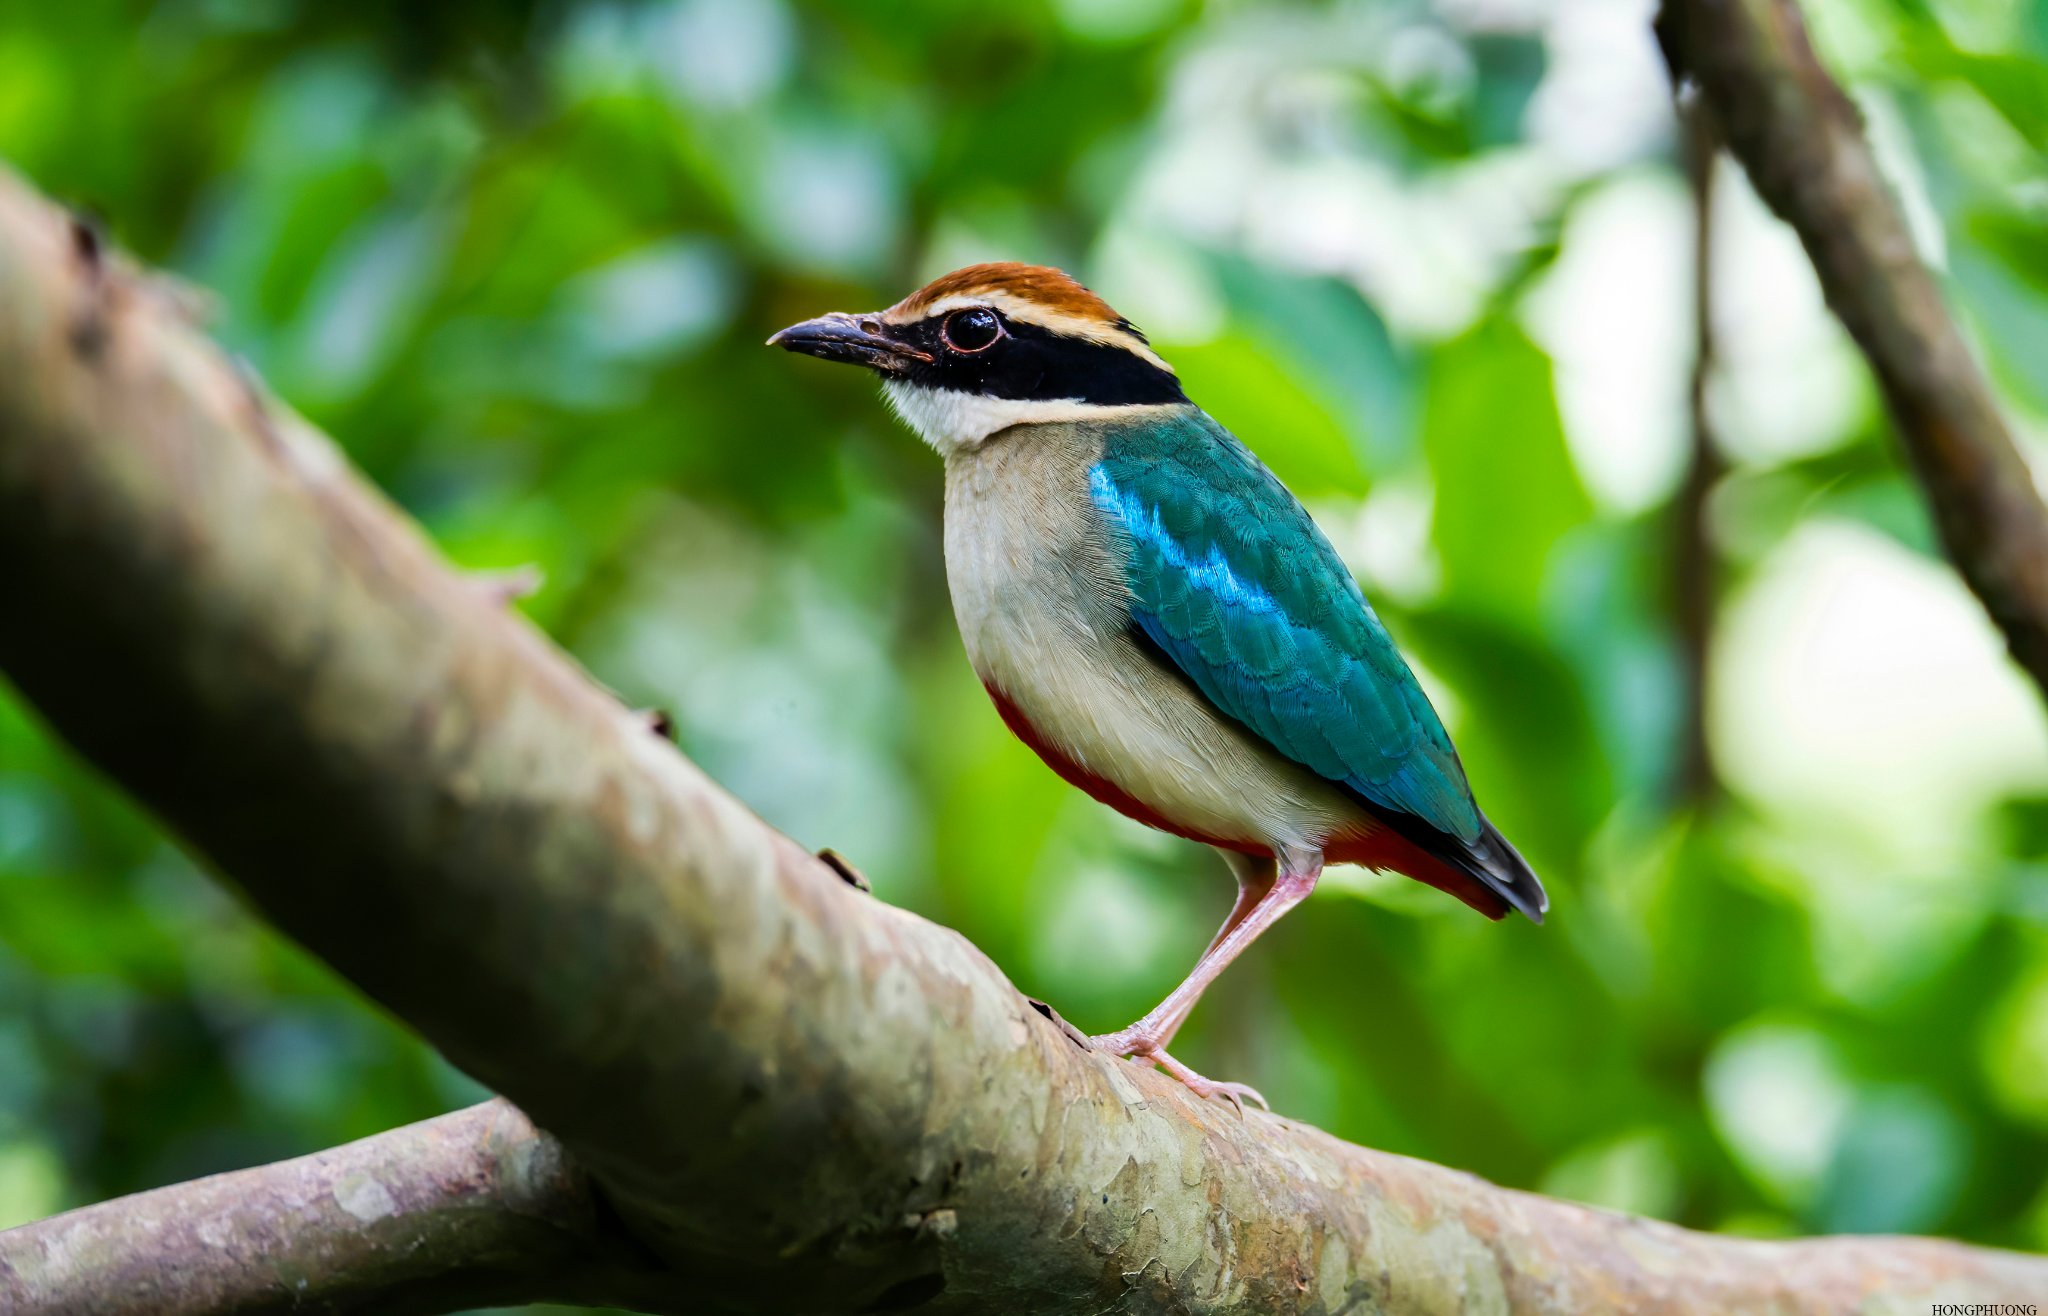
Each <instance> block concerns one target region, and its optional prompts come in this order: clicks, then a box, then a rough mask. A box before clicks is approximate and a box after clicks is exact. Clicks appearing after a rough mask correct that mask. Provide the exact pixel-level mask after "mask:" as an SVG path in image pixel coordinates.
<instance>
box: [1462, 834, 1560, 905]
mask: <svg viewBox="0 0 2048 1316" xmlns="http://www.w3.org/2000/svg"><path fill="white" fill-rule="evenodd" d="M1459 849H1460V850H1462V851H1463V853H1461V854H1458V855H1456V856H1446V857H1447V858H1451V860H1452V862H1453V863H1456V864H1457V866H1458V867H1459V868H1462V869H1463V870H1465V871H1466V872H1467V873H1470V874H1471V875H1472V876H1473V877H1474V878H1475V879H1477V880H1478V882H1479V883H1480V884H1481V885H1483V886H1484V887H1485V888H1486V889H1487V890H1489V891H1491V892H1493V893H1494V894H1495V895H1497V896H1499V897H1500V898H1501V899H1502V900H1505V901H1507V902H1508V904H1510V905H1512V906H1513V907H1514V908H1516V909H1518V910H1520V911H1521V912H1522V914H1523V915H1524V916H1525V917H1527V918H1528V920H1529V921H1530V922H1531V923H1541V922H1542V921H1543V914H1544V911H1546V910H1548V909H1549V908H1550V897H1549V895H1548V894H1546V893H1545V892H1544V890H1543V883H1542V881H1541V880H1540V879H1539V878H1538V877H1537V876H1536V870H1535V869H1533V868H1531V867H1529V861H1528V860H1526V859H1524V858H1522V852H1521V851H1519V850H1517V849H1515V847H1514V846H1513V845H1511V844H1509V842H1508V838H1507V837H1505V836H1502V835H1501V834H1500V828H1498V827H1495V826H1494V825H1493V824H1492V823H1491V822H1490V821H1488V820H1487V819H1485V818H1481V819H1480V820H1479V839H1478V840H1476V841H1474V842H1472V843H1471V844H1470V845H1466V846H1461V847H1459Z"/></svg>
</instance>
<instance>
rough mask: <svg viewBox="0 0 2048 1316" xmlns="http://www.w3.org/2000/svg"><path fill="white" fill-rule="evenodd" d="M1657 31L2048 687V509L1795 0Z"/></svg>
mask: <svg viewBox="0 0 2048 1316" xmlns="http://www.w3.org/2000/svg"><path fill="white" fill-rule="evenodd" d="M1658 33H1659V36H1660V37H1661V38H1662V39H1663V42H1664V47H1665V52H1666V54H1667V56H1669V58H1670V59H1671V61H1672V65H1673V68H1674V69H1675V70H1676V71H1678V72H1679V73H1681V74H1683V75H1685V76H1688V77H1691V78H1693V79H1694V80H1696V81H1697V83H1698V85H1699V89H1700V91H1701V93H1702V94H1704V95H1705V97H1706V98H1707V100H1708V101H1709V102H1710V103H1711V104H1712V106H1713V111H1714V116H1715V120H1716V122H1717V124H1718V126H1719V127H1720V129H1721V131H1722V134H1723V137H1724V139H1725V141H1726V142H1727V145H1728V147H1729V149H1730V150H1731V151H1732V152H1733V153H1734V155H1735V157H1736V158H1737V159H1739V160H1741V161H1742V163H1743V166H1744V167H1745V168H1746V169H1747V170H1748V171H1749V177H1750V180H1751V181H1752V182H1753V183H1754V184H1755V185H1756V190H1757V193H1758V195H1760V196H1762V197H1763V199H1764V200H1765V202H1767V203H1768V204H1769V205H1770V207H1771V209H1772V210H1774V211H1776V212H1777V213H1778V215H1779V217H1780V218H1782V219H1784V220H1785V221H1786V222H1787V223H1789V224H1790V225H1791V226H1792V227H1793V229H1794V230H1796V231H1797V232H1798V234H1799V238H1800V241H1802V242H1804V243H1805V244H1806V251H1807V254H1808V255H1809V256H1810V257H1812V259H1813V265H1814V269H1815V270H1816V271H1817V272H1818V273H1819V275H1820V284H1821V288H1822V290H1823V291H1824V292H1825V293H1826V294H1827V299H1828V305H1829V306H1831V307H1833V308H1834V311H1835V314H1836V315H1837V316H1839V317H1840V318H1841V321H1842V323H1843V324H1844V325H1845V326H1846V327H1847V328H1848V330H1849V333H1850V334H1851V335H1852V336H1853V337H1854V338H1855V339H1856V342H1857V344H1858V345H1859V346H1860V347H1862V349H1863V353H1864V355H1865V356H1866V357H1867V358H1869V361H1870V365H1871V368H1872V370H1874V371H1875V372H1876V375H1877V381H1878V385H1879V387H1880V388H1882V389H1883V391H1884V396H1885V400H1886V402H1887V404H1888V405H1889V406H1890V408H1891V413H1892V419H1893V422H1894V423H1895V425H1896V426H1897V428H1898V433H1899V440H1900V442H1901V443H1903V444H1904V445H1905V449H1906V453H1907V456H1908V457H1909V458H1910V459H1911V461H1912V464H1913V469H1914V471H1915V472H1916V473H1917V474H1918V476H1919V479H1920V483H1921V485H1922V487H1923V488H1924V489H1925V490H1926V493H1927V498H1928V502H1929V504H1930V506H1931V507H1932V509H1933V512H1934V521H1935V525H1936V527H1937V528H1938V529H1939V531H1940V534H1941V541H1942V543H1943V545H1944V546H1945V547H1946V548H1947V550H1948V555H1949V557H1950V558H1951V559H1952V560H1953V561H1954V562H1955V564H1956V567H1957V569H1958V570H1959V571H1961V572H1962V575H1963V579H1964V580H1965V581H1967V582H1968V583H1969V586H1970V588H1971V589H1972V590H1974V591H1975V592H1976V594H1977V597H1978V598H1979V599H1981V600H1982V601H1983V603H1984V606H1985V608H1986V609H1987V610H1988V611H1989V612H1990V613H1991V616H1992V619H1993V620H1994V621H1996V622H1997V623H1998V625H1999V627H2000V628H2001V629H2002V630H2004V632H2005V637H2006V642H2007V644H2009V645H2010V646H2011V648H2012V653H2013V656H2014V657H2015V658H2017V659H2018V660H2019V663H2020V665H2021V666H2022V667H2024V668H2026V669H2027V671H2028V672H2029V673H2030V674H2031V675H2032V676H2033V678H2034V681H2035V684H2037V685H2039V686H2041V687H2042V689H2043V691H2044V692H2048V512H2044V510H2043V508H2042V505H2041V497H2040V494H2039V493H2038V492H2037V491H2036V490H2035V487H2034V482H2033V478H2032V475H2031V473H2030V472H2029V471H2028V469H2027V465H2026V462H2025V461H2024V460H2023V459H2022V458H2021V457H2020V454H2019V451H2018V449H2016V448H2015V447H2014V446H2013V441H2012V436H2011V435H2010V434H2009V433H2008V431H2007V429H2006V426H2005V422H2004V421H2003V420H2002V419H2001V418H2000V416H1999V413H1998V408H1997V405H1996V403H1995V402H1994V401H1993V399H1992V396H1991V391H1990V389H1989V387H1988V386H1987V384H1986V383H1985V380H1984V375H1983V372H1982V371H1981V370H1980V369H1979V368H1978V365H1977V362H1976V360H1975V359H1974V358H1973V357H1972V356H1971V354H1970V349H1969V346H1968V345H1967V344H1966V343H1965V342H1964V341H1963V337H1962V334H1961V333H1960V332H1959V331H1958V330H1957V328H1956V324H1955V321H1954V320H1953V319H1952V318H1951V317H1950V315H1949V313H1948V309H1947V307H1946V306H1944V305H1943V302H1942V297H1941V289H1940V287H1939V286H1938V285H1937V283H1936V282H1935V279H1934V276H1933V275H1932V274H1930V273H1929V272H1928V270H1927V267H1926V266H1925V265H1923V264H1922V263H1921V261H1920V258H1919V256H1918V254H1917V253H1916V252H1915V250H1914V247H1913V239H1912V234H1911V233H1910V231H1909V230H1908V229H1907V226H1906V220H1905V216H1904V214H1903V213H1902V212H1901V210H1900V209H1899V205H1898V202H1897V201H1896V200H1895V199H1894V198H1893V196H1892V194H1891V192H1890V190H1889V189H1888V188H1887V187H1886V186H1885V182H1884V179H1883V178H1882V177H1881V176H1880V175H1879V173H1878V169H1877V163H1876V160H1875V159H1874V158H1873V157H1872V155H1871V151H1870V144H1869V142H1868V141H1867V140H1866V139H1865V138H1864V135H1863V128H1862V123H1861V120H1860V119H1859V117H1858V115H1857V113H1856V109H1855V107H1854V106H1853V105H1852V104H1851V103H1850V102H1849V99H1848V98H1847V97H1846V96H1844V95H1843V94H1842V90H1841V88H1840V87H1838V86H1836V85H1835V83H1834V81H1833V80H1832V79H1831V78H1829V76H1828V74H1827V71H1826V70H1825V69H1824V68H1822V67H1821V65H1820V62H1819V61H1818V60H1817V59H1816V58H1815V57H1814V53H1813V48H1812V46H1811V45H1810V44H1809V43H1808V41H1807V36H1806V25H1805V23H1804V21H1803V20H1802V19H1801V17H1800V13H1799V8H1798V6H1797V5H1796V4H1795V3H1794V0H1664V10H1663V13H1662V15H1661V16H1660V17H1659V20H1658Z"/></svg>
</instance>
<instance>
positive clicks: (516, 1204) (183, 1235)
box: [0, 1101, 666, 1316]
mask: <svg viewBox="0 0 2048 1316" xmlns="http://www.w3.org/2000/svg"><path fill="white" fill-rule="evenodd" d="M0 1239H4V1240H5V1242H4V1244H0V1311H4V1312H9V1313H24V1314H25V1313H31V1312H33V1313H40V1314H42V1316H209V1314H210V1313H221V1312H234V1313H237V1314H238V1316H260V1314H267V1313H273V1312H275V1313H280V1314H281V1313H288V1312H297V1313H306V1312H315V1313H330V1312H331V1313H341V1312H367V1311H376V1312H384V1313H405V1312H439V1311H448V1310H450V1309H451V1308H454V1307H461V1306H469V1305H473V1304H475V1303H478V1302H493V1301H504V1302H516V1301H526V1300H530V1299H533V1298H536V1297H540V1296H548V1297H553V1298H556V1299H560V1300H563V1301H577V1302H593V1303H617V1302H627V1303H630V1302H635V1301H639V1300H642V1299H653V1300H655V1301H660V1300H661V1297H662V1294H663V1293H664V1291H665V1288H666V1281H665V1279H664V1277H662V1276H661V1275H660V1274H659V1271H658V1269H657V1267H656V1265H655V1263H654V1262H653V1260H652V1259H651V1258H648V1257H646V1256H644V1255H643V1254H640V1253H638V1252H637V1251H636V1250H634V1249H632V1248H631V1247H630V1246H626V1245H624V1243H623V1240H622V1237H621V1236H620V1235H618V1234H617V1232H616V1230H614V1229H610V1228H608V1227H607V1226H606V1224H605V1223H604V1222H603V1220H602V1217H601V1216H600V1213H599V1211H598V1207H597V1202H596V1200H595V1198H594V1197H593V1196H592V1194H591V1191H590V1185H589V1183H588V1181H587V1180H586V1179H585V1178H584V1176H583V1174H582V1172H581V1171H580V1170H578V1169H577V1168H576V1167H575V1166H573V1165H571V1164H570V1163H569V1160H568V1158H567V1157H566V1156H565V1155H564V1154H563V1151H562V1148H561V1144H559V1143H557V1142H556V1141H555V1140H554V1139H552V1138H550V1137H548V1136H547V1135H546V1134H544V1133H541V1132H540V1131H539V1130H537V1129H535V1128H534V1127H533V1125H532V1123H530V1122H529V1121H528V1120H527V1118H526V1117H525V1116H524V1115H522V1114H520V1113H519V1112H518V1111H517V1110H515V1109H513V1107H512V1106H511V1105H510V1104H509V1103H507V1102H504V1101H491V1102H486V1103H485V1104H483V1105H481V1106H473V1107H471V1108H470V1109H468V1110H464V1111H458V1112H456V1113H455V1114H453V1115H444V1116H442V1117H441V1118H439V1119H434V1120H428V1121H426V1122H425V1123H422V1124H413V1125H408V1126H407V1127H405V1128H402V1129H394V1130H392V1131H391V1132H389V1133H384V1134H379V1135H378V1136H376V1137H374V1138H366V1139H364V1140H363V1141H361V1142H354V1143H350V1144H349V1145H348V1146H346V1147H336V1148H334V1149H333V1150H331V1151H323V1152H319V1153H317V1154H315V1155H312V1156H302V1157H300V1158H298V1159H297V1160H291V1161H282V1162H279V1163H278V1164H276V1165H266V1166H263V1167H261V1168H259V1169H254V1170H241V1171H238V1172H236V1173H234V1174H219V1175H214V1176H213V1177H211V1178H208V1179H199V1180H195V1181H194V1182H192V1183H183V1184H174V1185H172V1186H171V1187H169V1188H160V1189H157V1190H156V1191H154V1192H148V1193H140V1194H137V1195H136V1196H133V1197H124V1198H120V1199H118V1200H116V1201H112V1202H103V1203H101V1204H100V1205H98V1206H88V1207H85V1208H83V1209H82V1210H77V1211H67V1212H66V1213H64V1214H63V1215H60V1216H52V1217H51V1218H49V1219H48V1220H42V1221H38V1222H37V1223H35V1224H32V1225H27V1226H24V1227H22V1228H20V1229H17V1230H13V1231H10V1232H9V1233H7V1234H4V1235H0Z"/></svg>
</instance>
